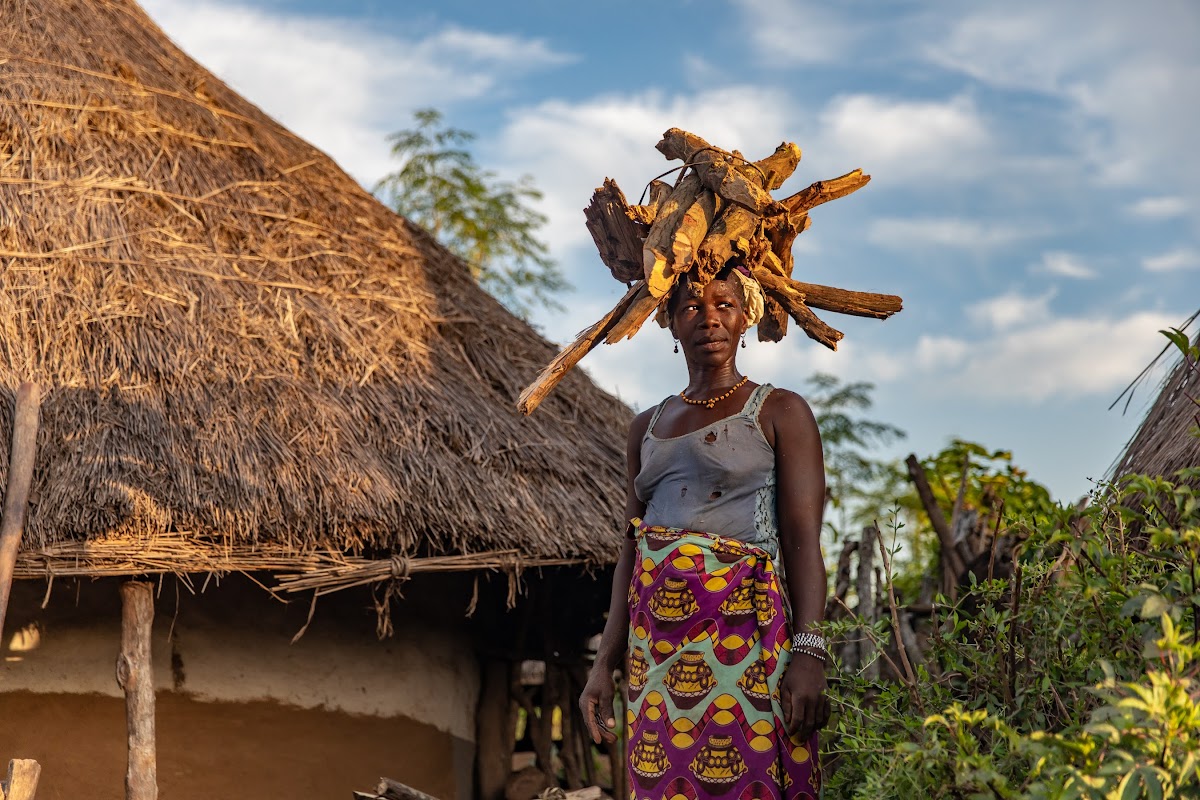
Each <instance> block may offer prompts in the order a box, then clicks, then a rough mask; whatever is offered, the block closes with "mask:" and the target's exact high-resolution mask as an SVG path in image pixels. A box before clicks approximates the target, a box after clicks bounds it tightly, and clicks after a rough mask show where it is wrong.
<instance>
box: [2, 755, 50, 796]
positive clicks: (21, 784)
mask: <svg viewBox="0 0 1200 800" xmlns="http://www.w3.org/2000/svg"><path fill="white" fill-rule="evenodd" d="M41 775H42V765H41V764H39V763H38V762H36V761H34V760H33V759H32V758H14V759H13V760H12V761H9V762H8V778H7V779H6V780H5V781H4V782H3V783H0V800H33V798H34V796H35V795H36V794H37V785H38V779H39V778H40V777H41Z"/></svg>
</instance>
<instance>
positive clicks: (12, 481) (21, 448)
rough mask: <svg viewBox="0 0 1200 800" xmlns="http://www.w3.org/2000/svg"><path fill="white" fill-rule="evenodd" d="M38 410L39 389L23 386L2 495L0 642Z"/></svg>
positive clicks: (25, 505) (15, 405)
mask: <svg viewBox="0 0 1200 800" xmlns="http://www.w3.org/2000/svg"><path fill="white" fill-rule="evenodd" d="M40 406H41V392H40V391H39V390H38V385H37V384H36V383H22V384H21V386H20V388H19V389H17V396H16V398H15V400H14V403H13V429H12V445H11V446H10V448H9V451H8V454H9V457H8V487H7V488H6V489H5V491H4V515H3V517H2V518H0V641H3V636H4V617H5V615H6V614H7V613H8V594H9V591H11V589H12V577H13V569H14V568H15V567H16V564H17V551H18V550H20V549H21V535H22V534H23V533H24V531H25V514H26V512H27V511H28V510H29V485H30V483H32V481H33V462H34V457H35V455H36V454H37V432H38V410H39V408H40Z"/></svg>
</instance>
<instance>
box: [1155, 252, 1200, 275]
mask: <svg viewBox="0 0 1200 800" xmlns="http://www.w3.org/2000/svg"><path fill="white" fill-rule="evenodd" d="M1197 267H1200V251H1196V250H1195V249H1193V248H1190V247H1177V248H1175V249H1174V250H1168V251H1167V252H1165V253H1160V254H1159V255H1156V256H1147V257H1146V258H1143V259H1142V268H1143V269H1144V270H1146V271H1147V272H1177V271H1179V270H1185V269H1196V268H1197Z"/></svg>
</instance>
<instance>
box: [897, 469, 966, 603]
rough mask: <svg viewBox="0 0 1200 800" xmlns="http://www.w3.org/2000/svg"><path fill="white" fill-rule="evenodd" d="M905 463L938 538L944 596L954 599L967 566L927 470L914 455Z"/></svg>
mask: <svg viewBox="0 0 1200 800" xmlns="http://www.w3.org/2000/svg"><path fill="white" fill-rule="evenodd" d="M904 463H905V465H906V466H907V467H908V477H909V479H910V480H911V481H912V483H913V486H914V487H915V488H916V490H917V496H918V497H920V498H921V505H922V506H923V507H924V508H925V515H926V516H928V517H929V524H931V525H932V526H933V530H934V531H935V532H936V533H937V536H938V544H939V545H940V548H939V549H940V551H941V559H942V594H944V595H946V597H948V598H950V599H954V598H955V596H956V595H957V594H958V577H959V576H960V575H962V573H963V572H964V571H965V570H966V566H965V565H964V564H963V563H962V559H960V558H959V556H958V551H957V550H956V549H955V547H954V535H953V533H952V532H951V530H950V525H949V523H947V522H946V515H945V514H943V513H942V509H941V507H939V506H938V504H937V500H936V499H934V496H933V489H932V488H931V487H930V486H929V477H928V476H927V475H926V474H925V468H924V467H922V466H921V462H920V461H918V460H917V457H916V455H915V454H912V453H910V454H909V456H908V458H906V459H905V460H904Z"/></svg>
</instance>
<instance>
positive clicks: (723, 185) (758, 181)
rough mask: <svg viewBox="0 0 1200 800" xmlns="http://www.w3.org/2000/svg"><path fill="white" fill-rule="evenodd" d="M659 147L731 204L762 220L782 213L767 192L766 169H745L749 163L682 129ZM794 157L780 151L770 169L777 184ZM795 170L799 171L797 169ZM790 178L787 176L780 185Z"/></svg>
mask: <svg viewBox="0 0 1200 800" xmlns="http://www.w3.org/2000/svg"><path fill="white" fill-rule="evenodd" d="M655 147H656V148H657V149H658V151H659V152H660V153H662V154H663V155H664V156H666V157H667V158H672V159H680V160H681V161H683V162H684V163H685V164H690V165H692V168H693V169H694V170H695V171H696V174H698V175H699V176H700V180H701V182H702V183H703V184H704V186H705V187H706V188H708V189H710V190H711V191H713V192H715V193H716V194H717V195H719V196H720V197H723V198H724V199H726V200H728V201H729V202H731V203H737V204H738V205H741V206H744V207H746V208H748V209H750V210H752V211H754V212H755V213H756V214H758V215H760V216H762V215H764V214H778V213H780V212H781V211H782V206H781V205H780V204H779V203H777V202H776V201H774V200H772V199H771V195H770V193H769V192H768V191H767V188H766V185H767V171H766V170H765V169H763V168H762V167H759V166H758V165H751V166H749V167H745V166H741V165H742V164H744V163H745V161H744V159H739V158H735V157H734V155H733V154H732V153H729V152H726V151H724V150H722V149H721V148H719V147H713V146H712V145H711V144H709V143H708V142H706V141H704V140H703V139H701V138H700V137H699V136H696V135H695V134H692V133H688V132H687V131H683V130H680V129H679V128H671V129H670V130H669V131H667V132H666V133H664V134H663V138H662V141H660V142H659V143H658V144H657V145H655ZM792 155H793V154H792V153H791V152H788V151H783V152H782V153H781V152H780V150H776V152H775V156H774V158H775V159H776V160H775V161H774V162H772V164H771V166H770V167H769V168H770V169H771V170H772V172H773V173H774V174H773V177H772V179H773V180H778V179H779V175H780V174H781V173H782V172H784V171H785V168H786V164H787V163H788V161H789V160H790V159H791V158H792ZM795 161H796V163H797V164H798V163H799V161H800V157H799V148H796V153H795ZM792 169H793V170H794V169H795V166H794V165H793V166H792ZM790 174H791V173H790V172H789V173H787V175H783V176H782V180H780V183H781V184H782V181H783V180H786V179H787V177H788V175H790Z"/></svg>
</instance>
